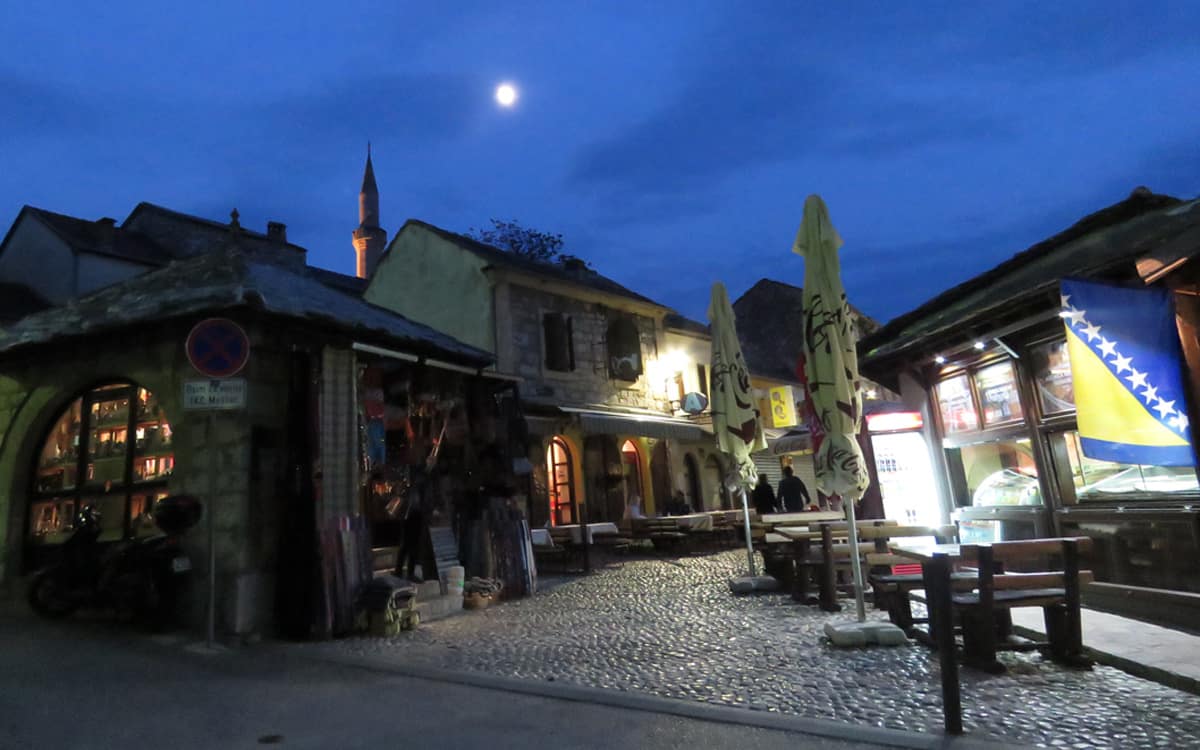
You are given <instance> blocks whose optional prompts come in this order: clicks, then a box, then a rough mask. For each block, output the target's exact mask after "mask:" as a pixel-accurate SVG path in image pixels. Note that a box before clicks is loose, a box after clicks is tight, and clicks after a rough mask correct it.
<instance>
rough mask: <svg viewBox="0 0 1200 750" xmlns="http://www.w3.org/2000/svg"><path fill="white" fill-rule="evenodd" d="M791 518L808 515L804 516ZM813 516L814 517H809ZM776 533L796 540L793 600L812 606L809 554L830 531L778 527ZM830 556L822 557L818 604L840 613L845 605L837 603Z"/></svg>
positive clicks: (793, 552)
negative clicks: (809, 602) (809, 596)
mask: <svg viewBox="0 0 1200 750" xmlns="http://www.w3.org/2000/svg"><path fill="white" fill-rule="evenodd" d="M788 515H805V514H801V513H795V514H788ZM808 515H811V514H808ZM774 533H776V534H779V535H780V536H782V537H785V538H787V539H790V540H792V556H793V558H794V560H793V565H794V567H795V574H794V575H793V576H792V598H793V599H795V600H796V601H798V602H805V603H807V602H808V571H807V570H805V568H806V567H807V566H808V565H809V564H810V563H809V559H808V556H809V553H810V552H811V550H812V543H813V540H814V539H821V538H822V535H823V534H827V533H829V531H828V529H826V530H825V531H821V530H819V529H814V528H811V527H809V526H776V527H775V531H774ZM827 557H828V556H827V555H824V554H823V555H822V556H821V570H820V572H819V574H818V575H817V591H818V595H817V600H818V602H819V603H820V605H821V609H823V610H825V611H826V612H838V611H840V610H841V608H842V605H840V604H838V603H837V581H836V580H835V571H834V568H833V564H832V561H831V560H829V559H827Z"/></svg>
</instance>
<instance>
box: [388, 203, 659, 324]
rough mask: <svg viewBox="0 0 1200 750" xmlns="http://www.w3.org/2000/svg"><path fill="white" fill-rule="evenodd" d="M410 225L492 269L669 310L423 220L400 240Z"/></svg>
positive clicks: (579, 272) (602, 281) (590, 274)
mask: <svg viewBox="0 0 1200 750" xmlns="http://www.w3.org/2000/svg"><path fill="white" fill-rule="evenodd" d="M409 225H412V226H418V227H421V228H423V229H426V230H428V231H430V232H433V233H434V234H436V235H438V236H439V237H441V238H443V239H445V240H447V241H449V242H453V243H454V244H456V245H458V246H459V247H461V248H462V249H464V250H467V251H468V252H471V253H474V254H475V255H477V256H479V257H480V258H482V259H483V260H485V261H487V262H488V263H489V264H490V265H493V266H496V267H498V268H507V269H511V270H514V271H521V272H523V273H528V274H534V275H538V276H545V277H546V278H550V279H554V280H556V281H563V282H566V283H568V284H574V285H576V286H581V287H585V288H588V289H592V290H594V291H597V292H603V293H605V294H611V295H615V296H617V297H625V298H627V299H631V300H636V301H638V302H642V303H644V304H649V305H654V306H655V307H661V308H663V309H667V308H666V305H662V304H659V303H658V302H655V301H654V300H652V299H650V298H649V297H644V296H642V295H640V294H638V293H637V292H635V291H632V290H631V289H627V288H626V287H623V286H621V285H620V284H618V283H617V282H615V281H613V280H612V279H610V278H608V277H607V276H602V275H600V274H598V273H596V272H595V271H593V270H591V269H588V268H579V269H572V268H566V267H564V266H562V265H558V264H555V263H545V262H542V261H537V260H532V259H530V258H524V257H522V256H520V255H516V254H514V253H509V252H505V251H504V250H501V249H500V248H498V247H492V246H491V245H488V244H485V243H483V242H479V241H478V240H474V239H471V238H470V237H467V236H465V235H461V234H457V233H455V232H451V231H448V230H446V229H442V228H441V227H437V226H434V225H433V224H428V223H426V222H424V221H421V220H419V219H409V220H408V221H406V222H404V226H403V227H401V228H400V232H398V233H397V236H399V234H401V233H403V232H404V230H405V228H407V227H408V226H409Z"/></svg>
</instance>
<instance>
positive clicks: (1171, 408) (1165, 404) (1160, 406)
mask: <svg viewBox="0 0 1200 750" xmlns="http://www.w3.org/2000/svg"><path fill="white" fill-rule="evenodd" d="M1154 411H1156V412H1158V418H1159V419H1166V418H1167V415H1168V414H1174V413H1175V402H1174V401H1164V400H1162V399H1161V398H1160V399H1159V400H1158V403H1157V404H1155V405H1154Z"/></svg>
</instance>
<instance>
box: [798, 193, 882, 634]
mask: <svg viewBox="0 0 1200 750" xmlns="http://www.w3.org/2000/svg"><path fill="white" fill-rule="evenodd" d="M841 246H842V238H841V237H840V236H838V233H837V230H836V229H834V228H833V223H832V222H831V221H830V220H829V211H828V210H827V209H826V208H825V202H824V201H823V200H821V197H820V196H818V195H810V196H808V198H807V199H806V200H805V201H804V218H803V220H802V221H801V222H800V231H799V232H798V233H797V235H796V243H795V245H794V246H793V248H792V251H793V252H795V253H796V254H798V255H801V256H803V257H804V295H803V301H804V357H805V363H804V371H805V375H806V376H807V378H808V389H809V397H810V399H811V403H812V407H813V409H814V411H815V412H816V416H817V418H818V419H819V420H820V422H821V426H822V427H823V428H824V430H825V438H824V440H822V441H821V446H820V447H819V448H818V449H817V452H816V455H815V457H814V460H813V462H814V464H815V468H816V479H817V488H818V489H820V490H821V491H822V492H824V493H825V494H826V495H830V496H835V495H836V496H840V497H841V498H842V505H843V506H844V507H845V510H846V521H847V524H848V525H849V527H850V528H849V536H850V543H851V545H852V546H851V552H850V559H851V561H852V567H853V569H854V594H855V600H856V603H857V605H858V620H859V622H862V621H864V620H865V619H866V611H865V607H864V605H863V581H862V567H861V565H860V564H859V560H858V548H857V544H858V537H857V533H856V530H855V519H854V503H855V502H857V501H858V500H859V499H861V498H862V496H863V493H864V492H866V490H867V487H868V486H869V484H870V477H869V476H868V474H867V469H866V466H865V462H864V459H863V454H862V449H861V448H859V445H858V440H857V439H856V437H855V436H856V435H857V434H858V430H859V427H860V425H861V423H862V388H861V381H860V380H859V375H858V353H857V351H856V350H855V346H856V344H857V338H858V337H857V335H856V334H855V330H854V321H853V319H852V318H851V315H850V304H849V303H848V302H847V301H846V290H845V289H844V288H843V287H842V278H841V264H840V263H839V262H838V249H839V248H840V247H841Z"/></svg>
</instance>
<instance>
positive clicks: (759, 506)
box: [752, 474, 777, 516]
mask: <svg viewBox="0 0 1200 750" xmlns="http://www.w3.org/2000/svg"><path fill="white" fill-rule="evenodd" d="M752 497H753V498H754V509H755V510H757V511H758V515H760V516H765V515H766V514H768V513H774V512H775V511H776V510H777V508H776V506H775V490H773V489H771V482H770V481H768V480H767V475H766V474H759V475H758V484H756V485H754V494H753V496H752Z"/></svg>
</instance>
